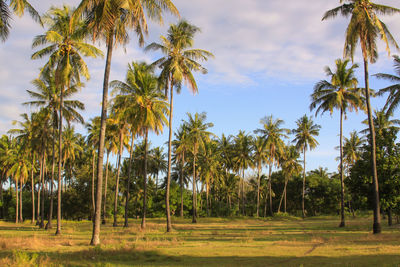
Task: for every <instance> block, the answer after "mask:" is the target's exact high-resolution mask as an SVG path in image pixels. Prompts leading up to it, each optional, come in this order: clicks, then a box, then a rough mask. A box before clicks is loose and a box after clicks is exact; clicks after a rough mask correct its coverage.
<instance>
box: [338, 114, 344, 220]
mask: <svg viewBox="0 0 400 267" xmlns="http://www.w3.org/2000/svg"><path fill="white" fill-rule="evenodd" d="M343 171H344V170H343V109H340V189H341V190H340V224H339V227H344V226H345V220H344V173H343Z"/></svg>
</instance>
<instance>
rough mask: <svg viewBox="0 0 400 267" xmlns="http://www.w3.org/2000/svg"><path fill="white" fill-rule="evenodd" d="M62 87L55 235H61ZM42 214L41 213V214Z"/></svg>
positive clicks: (61, 94)
mask: <svg viewBox="0 0 400 267" xmlns="http://www.w3.org/2000/svg"><path fill="white" fill-rule="evenodd" d="M63 90H64V88H63V87H61V93H60V121H59V124H60V127H59V129H58V190H57V191H58V194H57V230H56V235H61V189H62V188H61V186H62V184H61V180H62V177H61V168H62V120H63V112H62V108H63V94H64V92H63ZM42 216H43V215H42Z"/></svg>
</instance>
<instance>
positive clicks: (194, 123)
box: [183, 112, 214, 223]
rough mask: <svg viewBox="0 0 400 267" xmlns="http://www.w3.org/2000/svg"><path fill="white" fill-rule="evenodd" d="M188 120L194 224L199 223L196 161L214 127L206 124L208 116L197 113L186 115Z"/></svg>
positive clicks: (208, 123) (185, 125) (185, 124)
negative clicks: (210, 130) (191, 157)
mask: <svg viewBox="0 0 400 267" xmlns="http://www.w3.org/2000/svg"><path fill="white" fill-rule="evenodd" d="M186 114H187V116H188V118H187V121H184V126H183V127H186V128H187V138H188V142H189V143H190V144H191V147H190V152H191V154H192V156H193V166H192V167H193V177H192V178H193V181H192V187H193V214H192V215H193V217H192V223H197V192H196V191H197V190H196V179H197V173H196V161H197V159H198V154H199V153H200V150H203V149H204V148H205V144H206V143H207V141H209V140H210V136H211V135H213V134H212V133H211V132H209V131H207V129H208V128H211V127H213V126H214V124H213V123H211V122H206V119H207V114H206V113H205V112H203V113H200V114H199V113H197V112H196V113H195V114H194V116H193V115H192V114H191V113H186Z"/></svg>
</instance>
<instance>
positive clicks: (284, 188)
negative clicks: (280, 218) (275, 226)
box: [278, 179, 288, 213]
mask: <svg viewBox="0 0 400 267" xmlns="http://www.w3.org/2000/svg"><path fill="white" fill-rule="evenodd" d="M287 181H288V180H287V179H285V185H284V186H283V191H282V196H281V200H280V201H279V207H278V213H279V212H281V205H282V201H283V198H284V196H285V192H286V185H287Z"/></svg>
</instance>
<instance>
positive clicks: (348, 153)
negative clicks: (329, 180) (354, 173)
mask: <svg viewBox="0 0 400 267" xmlns="http://www.w3.org/2000/svg"><path fill="white" fill-rule="evenodd" d="M364 142H365V140H364V138H360V137H359V136H358V134H357V132H356V131H353V132H351V133H350V136H349V138H347V137H345V138H344V142H343V160H344V162H345V163H346V165H347V169H349V168H350V167H351V166H353V165H354V164H355V163H356V161H357V160H358V159H359V158H360V156H361V148H362V146H363V144H364Z"/></svg>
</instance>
